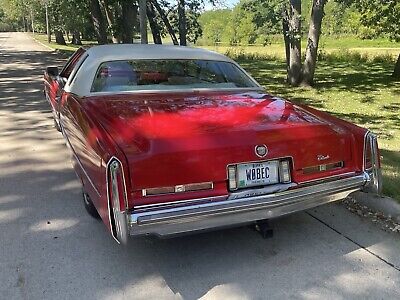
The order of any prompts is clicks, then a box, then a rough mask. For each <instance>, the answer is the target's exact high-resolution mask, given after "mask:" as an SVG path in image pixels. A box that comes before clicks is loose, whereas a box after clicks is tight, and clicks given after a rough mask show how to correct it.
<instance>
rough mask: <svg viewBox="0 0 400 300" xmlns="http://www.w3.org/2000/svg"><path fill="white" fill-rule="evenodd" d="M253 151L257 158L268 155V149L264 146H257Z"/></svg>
mask: <svg viewBox="0 0 400 300" xmlns="http://www.w3.org/2000/svg"><path fill="white" fill-rule="evenodd" d="M254 151H255V153H256V155H257V156H258V157H261V158H262V157H265V156H267V154H268V148H267V146H265V145H257V146H256V147H255V148H254Z"/></svg>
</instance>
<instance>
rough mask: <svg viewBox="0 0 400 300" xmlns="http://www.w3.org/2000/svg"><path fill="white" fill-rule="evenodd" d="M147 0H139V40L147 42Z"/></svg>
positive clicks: (143, 42)
mask: <svg viewBox="0 0 400 300" xmlns="http://www.w3.org/2000/svg"><path fill="white" fill-rule="evenodd" d="M146 2H147V0H139V17H140V42H141V43H142V44H147V43H148V40H147V5H146Z"/></svg>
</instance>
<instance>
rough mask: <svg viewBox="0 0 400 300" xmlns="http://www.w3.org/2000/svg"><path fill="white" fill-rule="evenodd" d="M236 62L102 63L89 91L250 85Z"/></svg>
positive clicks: (159, 61)
mask: <svg viewBox="0 0 400 300" xmlns="http://www.w3.org/2000/svg"><path fill="white" fill-rule="evenodd" d="M252 87H257V85H256V84H255V83H254V82H253V80H251V78H249V76H247V75H246V74H245V73H244V72H243V71H242V70H241V69H239V68H238V67H237V66H236V65H234V64H232V63H229V62H222V61H209V60H129V61H111V62H105V63H102V64H101V65H100V67H99V69H98V71H97V74H96V77H95V79H94V82H93V85H92V89H91V91H92V92H112V91H115V92H120V91H135V90H138V91H139V90H184V89H201V88H211V89H224V88H227V89H230V88H252Z"/></svg>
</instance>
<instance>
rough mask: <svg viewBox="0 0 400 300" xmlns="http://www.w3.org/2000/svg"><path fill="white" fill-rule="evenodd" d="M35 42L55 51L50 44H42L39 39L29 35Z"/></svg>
mask: <svg viewBox="0 0 400 300" xmlns="http://www.w3.org/2000/svg"><path fill="white" fill-rule="evenodd" d="M29 36H30V37H31V38H32V39H33V40H34V41H35V42H36V43H38V44H39V45H41V46H43V47H45V48H47V49H49V50H51V51H55V49H53V48H51V47H50V46H47V45H46V44H43V43H42V42H41V41H39V40H37V39H36V38H35V36H33V35H29Z"/></svg>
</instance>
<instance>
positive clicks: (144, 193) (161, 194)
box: [142, 181, 214, 197]
mask: <svg viewBox="0 0 400 300" xmlns="http://www.w3.org/2000/svg"><path fill="white" fill-rule="evenodd" d="M196 184H198V185H200V184H210V186H211V187H210V188H207V189H200V190H186V187H187V186H188V185H196ZM177 186H184V187H185V190H184V191H183V192H173V193H158V194H150V195H148V194H147V192H148V191H149V190H153V189H164V188H165V189H166V188H174V189H175V188H176V187H177ZM213 189H214V182H212V181H207V182H193V183H187V184H177V185H173V186H160V187H155V188H145V189H142V196H143V197H154V196H156V197H160V196H164V195H176V194H178V195H180V194H182V193H190V192H201V191H209V190H213Z"/></svg>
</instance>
